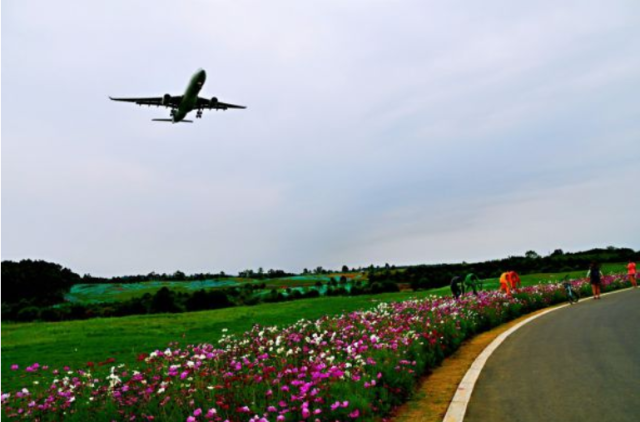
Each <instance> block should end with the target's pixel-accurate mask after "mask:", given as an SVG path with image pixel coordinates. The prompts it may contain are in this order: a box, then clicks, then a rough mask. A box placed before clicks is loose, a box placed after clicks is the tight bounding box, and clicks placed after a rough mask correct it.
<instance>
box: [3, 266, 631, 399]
mask: <svg viewBox="0 0 640 422" xmlns="http://www.w3.org/2000/svg"><path fill="white" fill-rule="evenodd" d="M624 268H625V265H624V264H616V265H606V266H605V267H604V271H605V273H607V274H608V273H610V272H612V271H616V272H622V271H623V270H624ZM570 274H572V275H573V276H575V277H583V276H584V275H585V271H578V272H575V273H570ZM564 275H565V273H559V274H532V275H527V276H523V277H522V280H523V284H525V285H531V284H537V283H539V282H550V281H558V280H559V279H561V278H562V277H563V276H564ZM497 284H498V282H497V279H490V280H487V283H486V284H485V285H486V286H487V287H488V288H496V287H497ZM486 289H487V288H485V290H486ZM432 294H436V295H449V294H450V290H449V287H442V288H439V289H433V290H429V291H421V292H400V293H388V294H380V295H373V296H355V297H322V298H317V299H303V300H297V301H293V302H282V303H276V304H264V305H257V306H252V307H245V306H243V307H235V308H227V309H220V310H215V311H203V312H190V313H182V314H158V315H141V316H131V317H122V318H96V319H90V320H85V321H65V322H52V323H44V322H37V323H19V324H18V323H2V349H1V350H2V391H7V390H10V389H13V388H16V387H22V382H21V380H20V379H18V378H17V377H16V376H17V375H18V374H20V373H22V371H18V372H14V371H11V370H10V366H11V365H12V364H18V365H20V367H21V369H24V368H25V367H26V366H28V365H31V364H32V363H34V362H38V363H40V364H41V365H49V366H50V367H52V368H61V367H62V366H64V365H68V366H70V367H72V368H76V369H79V368H83V367H85V366H86V363H87V362H90V361H91V362H95V363H97V362H100V361H104V360H106V359H107V358H110V357H113V358H115V359H116V362H117V363H131V362H134V361H135V359H136V357H137V355H138V354H139V353H148V352H151V351H153V350H155V349H163V348H165V347H167V345H168V344H169V343H170V342H176V341H177V342H180V344H183V345H184V344H194V343H203V342H207V343H213V342H216V341H217V340H218V339H220V337H221V335H222V330H223V329H228V333H230V334H234V333H235V334H237V333H243V332H245V331H247V330H248V329H250V328H251V327H252V326H253V325H254V324H258V323H259V324H261V325H280V326H282V325H288V324H291V323H294V322H296V321H298V320H299V319H302V318H306V319H317V318H319V317H322V316H324V315H335V314H340V313H345V312H351V311H355V310H360V309H367V308H371V307H373V306H375V304H376V303H377V302H380V301H401V300H406V299H408V298H412V297H417V298H422V297H425V296H428V295H432Z"/></svg>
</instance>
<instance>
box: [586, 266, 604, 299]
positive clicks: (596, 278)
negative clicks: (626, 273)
mask: <svg viewBox="0 0 640 422" xmlns="http://www.w3.org/2000/svg"><path fill="white" fill-rule="evenodd" d="M587 277H588V278H589V281H590V282H591V291H592V292H593V298H594V299H600V289H601V287H602V271H600V265H599V264H598V263H597V262H592V263H591V265H590V266H589V272H588V273H587Z"/></svg>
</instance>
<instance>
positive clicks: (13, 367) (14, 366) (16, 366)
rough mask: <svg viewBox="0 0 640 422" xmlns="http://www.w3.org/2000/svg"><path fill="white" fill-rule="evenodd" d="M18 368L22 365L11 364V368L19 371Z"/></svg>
mask: <svg viewBox="0 0 640 422" xmlns="http://www.w3.org/2000/svg"><path fill="white" fill-rule="evenodd" d="M18 369H20V367H19V366H18V365H16V364H15V363H14V364H13V365H11V370H12V371H17V370H18Z"/></svg>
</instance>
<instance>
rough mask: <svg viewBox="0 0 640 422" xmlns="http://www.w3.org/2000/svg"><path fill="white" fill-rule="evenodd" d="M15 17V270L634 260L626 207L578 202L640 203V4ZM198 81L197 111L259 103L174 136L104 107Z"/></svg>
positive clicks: (57, 10)
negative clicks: (585, 251) (601, 251)
mask: <svg viewBox="0 0 640 422" xmlns="http://www.w3.org/2000/svg"><path fill="white" fill-rule="evenodd" d="M69 10H73V11H74V13H69V12H68V11H69ZM3 11H4V12H5V13H4V14H3V36H4V42H3V55H4V58H5V66H3V69H2V70H3V72H4V75H3V76H4V81H5V84H4V85H3V88H4V92H3V103H4V105H5V109H4V112H3V118H4V119H3V120H4V121H3V123H4V126H3V129H2V141H3V145H2V147H3V148H2V150H3V151H2V152H3V155H2V167H3V169H2V176H3V180H2V199H3V205H4V207H3V211H4V214H3V221H2V222H3V223H4V224H3V226H4V227H3V228H4V233H3V234H4V236H3V246H4V248H3V251H2V257H3V259H19V258H36V257H46V258H48V259H50V260H53V261H57V262H62V263H64V264H65V265H69V266H71V267H72V268H74V269H76V270H77V271H80V272H91V273H95V274H105V275H115V274H123V273H136V272H148V271H152V270H154V271H174V270H176V269H181V270H183V271H187V272H189V271H209V270H212V271H213V270H225V271H227V272H230V271H237V270H242V269H245V268H249V267H253V268H256V267H258V266H262V267H265V268H267V267H282V268H286V269H290V270H300V269H302V268H303V267H309V268H311V267H315V266H317V265H324V266H325V267H331V266H333V267H335V266H340V265H342V264H347V265H349V266H353V265H358V264H363V265H365V264H368V263H371V262H376V263H384V262H391V263H409V262H411V263H416V262H426V261H429V262H432V261H440V260H442V261H458V260H462V259H466V260H468V261H469V260H473V259H476V258H477V259H481V258H485V257H496V256H501V255H508V254H513V253H516V252H522V251H525V250H529V249H532V248H536V249H539V250H540V252H544V250H545V249H549V250H553V249H555V248H557V247H563V248H565V249H569V248H570V247H590V246H591V245H592V244H600V243H601V242H602V243H606V244H622V243H624V244H626V245H630V246H635V247H637V245H638V244H637V241H635V240H634V239H631V236H630V235H629V230H628V228H629V227H632V228H633V227H635V226H634V224H635V223H634V221H635V220H634V217H633V216H632V215H630V214H629V212H627V210H626V209H625V210H623V211H621V210H620V209H618V208H616V207H609V206H599V205H598V206H594V207H593V208H590V209H589V212H586V211H583V208H582V207H581V206H578V205H576V204H577V203H579V202H580V200H581V199H582V198H583V197H584V198H589V197H591V196H592V195H594V192H596V193H598V195H601V196H602V197H605V198H607V201H614V200H615V198H617V197H620V198H621V200H622V198H624V200H626V201H629V202H631V203H632V204H637V202H633V201H637V200H636V199H635V198H634V197H633V195H628V191H630V190H632V189H633V187H632V186H630V184H629V183H630V182H629V180H636V179H637V178H638V177H637V176H638V173H637V168H638V167H637V157H638V156H640V149H639V148H640V147H639V144H638V142H637V139H638V136H639V135H640V127H639V126H638V121H640V116H639V115H638V112H637V107H636V104H637V97H638V95H639V94H640V82H638V80H637V77H636V76H637V74H638V72H639V71H640V59H638V57H637V54H635V52H636V51H637V49H638V47H640V46H639V45H638V44H639V43H640V32H639V30H638V28H640V26H639V25H638V19H637V16H639V15H640V14H639V13H638V12H639V11H640V10H638V5H637V2H632V1H614V2H609V3H607V4H606V5H604V4H602V3H601V2H597V1H587V2H584V1H580V2H578V1H574V2H569V3H562V4H558V3H557V2H551V1H548V2H542V3H540V2H537V3H535V4H533V3H532V4H527V5H522V4H515V3H513V2H506V1H490V2H484V3H482V4H478V5H473V4H468V2H448V3H446V4H444V3H442V2H423V1H402V2H387V1H374V2H371V1H355V2H348V3H344V2H339V1H324V2H313V3H310V4H304V5H302V4H298V3H296V2H290V1H276V2H269V3H264V4H263V3H255V2H248V1H235V2H221V1H194V2H188V3H186V4H185V5H183V6H181V7H180V8H176V7H175V5H174V4H173V3H171V2H153V3H152V2H148V1H129V2H124V1H113V2H110V3H108V4H106V3H105V4H102V5H90V6H89V5H87V4H85V2H80V1H71V0H63V1H62V2H57V3H56V4H51V3H49V2H44V1H35V0H34V1H26V2H20V3H15V2H14V3H11V4H10V5H8V6H7V7H6V8H5V10H3ZM199 67H202V68H205V69H206V70H207V74H208V80H207V83H206V85H205V87H204V90H203V93H202V95H203V96H205V97H207V98H208V97H211V96H214V95H215V96H217V97H218V98H220V99H221V100H222V101H228V102H233V103H240V104H246V105H248V106H249V108H248V109H247V110H243V111H228V112H225V113H222V112H220V113H209V114H206V115H205V118H204V119H203V120H202V121H200V122H197V124H194V125H190V126H189V125H161V124H152V123H151V122H150V121H149V120H150V119H151V118H155V117H166V116H167V115H168V112H167V110H164V109H156V108H139V107H135V106H132V105H129V104H116V103H112V102H110V101H108V100H107V96H108V95H119V96H129V95H130V96H138V95H145V96H146V95H149V96H157V95H162V94H164V93H165V92H168V93H172V94H179V93H180V92H181V91H182V90H184V88H185V85H186V83H187V81H188V78H189V77H190V75H191V74H192V73H193V72H194V71H195V70H196V69H197V68H199ZM554 204H555V206H554ZM629 209H632V207H630V208H629ZM513 216H519V218H518V219H515V220H514V219H513V218H512V217H513ZM590 221H598V222H599V223H600V224H596V226H595V227H596V228H597V229H594V230H593V231H591V230H585V226H586V225H588V222H590ZM543 234H545V235H544V236H543ZM590 239H591V241H590ZM633 242H636V243H633ZM527 245H530V246H527Z"/></svg>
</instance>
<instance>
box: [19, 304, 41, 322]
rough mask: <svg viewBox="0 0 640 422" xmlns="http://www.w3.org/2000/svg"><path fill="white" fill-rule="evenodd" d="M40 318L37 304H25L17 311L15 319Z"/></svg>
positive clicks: (28, 319)
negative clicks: (24, 306)
mask: <svg viewBox="0 0 640 422" xmlns="http://www.w3.org/2000/svg"><path fill="white" fill-rule="evenodd" d="M38 318H40V308H38V307H37V306H27V307H26V308H22V309H20V310H19V311H18V313H17V315H16V319H17V320H18V321H22V322H27V321H34V320H36V319H38Z"/></svg>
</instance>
